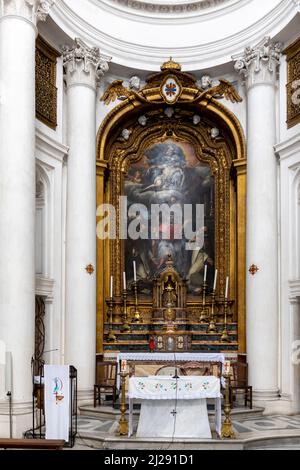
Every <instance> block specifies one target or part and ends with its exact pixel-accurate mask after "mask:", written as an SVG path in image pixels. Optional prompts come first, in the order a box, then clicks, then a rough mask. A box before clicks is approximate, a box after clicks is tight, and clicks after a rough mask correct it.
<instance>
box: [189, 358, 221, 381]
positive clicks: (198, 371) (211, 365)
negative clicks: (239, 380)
mask: <svg viewBox="0 0 300 470" xmlns="http://www.w3.org/2000/svg"><path fill="white" fill-rule="evenodd" d="M181 368H182V371H183V373H184V375H200V376H208V375H210V376H215V377H218V378H220V377H221V373H222V363H221V362H187V363H186V364H183V365H182V366H181Z"/></svg>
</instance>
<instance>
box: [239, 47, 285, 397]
mask: <svg viewBox="0 0 300 470" xmlns="http://www.w3.org/2000/svg"><path fill="white" fill-rule="evenodd" d="M279 59H280V45H279V44H274V43H272V42H271V41H270V39H269V38H265V39H264V40H263V41H262V42H261V43H260V44H259V45H258V46H257V47H254V48H250V47H249V48H247V49H246V50H245V53H244V55H243V57H242V58H240V59H239V60H238V61H237V62H236V64H235V69H236V70H237V71H238V72H240V73H241V74H242V75H243V76H244V79H245V84H246V87H247V123H248V124H247V127H248V128H247V147H248V156H247V158H248V163H247V310H246V315H247V355H248V363H249V383H250V384H251V385H252V386H253V389H254V399H255V400H256V401H264V402H268V401H270V400H271V401H272V400H275V399H277V398H278V221H277V198H278V191H277V161H276V157H275V154H274V145H275V143H276V87H277V72H278V66H279Z"/></svg>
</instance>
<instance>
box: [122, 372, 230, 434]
mask: <svg viewBox="0 0 300 470" xmlns="http://www.w3.org/2000/svg"><path fill="white" fill-rule="evenodd" d="M128 398H129V436H131V435H132V432H133V429H132V412H133V402H134V401H135V400H138V401H140V402H141V403H142V406H141V412H140V419H139V425H138V431H137V437H161V438H164V437H169V438H172V437H174V438H202V439H210V438H211V431H210V426H209V421H208V413H207V406H206V399H207V398H214V399H215V425H216V432H217V434H218V435H220V434H221V398H222V395H221V384H220V379H218V378H217V377H206V376H203V377H200V376H189V377H180V378H179V379H174V378H172V377H164V376H154V377H131V378H130V379H129V385H128ZM187 400H188V401H189V403H187ZM173 411H175V412H176V413H174V414H172V412H173Z"/></svg>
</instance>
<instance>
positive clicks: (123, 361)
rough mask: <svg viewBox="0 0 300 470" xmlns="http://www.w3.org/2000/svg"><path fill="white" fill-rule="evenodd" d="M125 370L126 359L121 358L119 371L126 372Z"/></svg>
mask: <svg viewBox="0 0 300 470" xmlns="http://www.w3.org/2000/svg"><path fill="white" fill-rule="evenodd" d="M126 370H127V361H126V359H122V361H121V372H126Z"/></svg>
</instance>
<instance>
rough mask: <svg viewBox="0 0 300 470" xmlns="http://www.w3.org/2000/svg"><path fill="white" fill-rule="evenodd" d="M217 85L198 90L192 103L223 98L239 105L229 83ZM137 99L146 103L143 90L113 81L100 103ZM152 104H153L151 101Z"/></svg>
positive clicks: (107, 103)
mask: <svg viewBox="0 0 300 470" xmlns="http://www.w3.org/2000/svg"><path fill="white" fill-rule="evenodd" d="M219 82H220V83H219V84H218V85H217V86H214V87H212V88H208V89H207V90H203V89H201V88H198V90H199V91H198V93H197V94H196V96H195V98H194V99H193V100H192V102H193V103H196V102H200V101H202V100H203V99H207V100H211V99H223V98H225V99H226V100H228V101H231V102H232V103H240V102H241V101H243V100H242V98H241V97H240V95H239V94H238V92H237V91H236V89H235V88H234V86H233V85H232V83H231V82H229V81H228V80H225V79H223V78H221V79H220V80H219ZM132 98H135V99H138V100H141V101H144V102H147V101H148V100H147V98H146V97H145V96H143V90H141V91H140V92H136V91H133V90H128V89H127V88H126V87H125V86H124V85H123V80H115V81H114V82H113V83H112V84H111V85H110V86H109V87H108V88H107V90H106V91H105V93H104V94H103V96H102V98H101V101H103V102H104V103H105V104H106V105H109V104H110V103H113V102H114V101H116V100H117V99H118V100H120V101H124V100H126V99H132ZM152 103H155V102H153V101H152Z"/></svg>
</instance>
